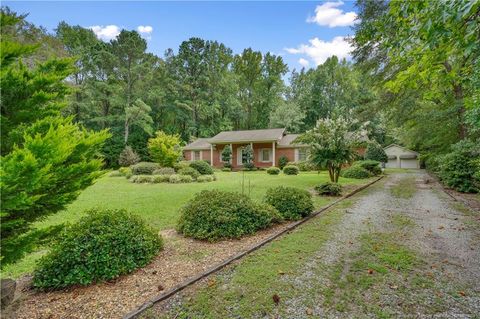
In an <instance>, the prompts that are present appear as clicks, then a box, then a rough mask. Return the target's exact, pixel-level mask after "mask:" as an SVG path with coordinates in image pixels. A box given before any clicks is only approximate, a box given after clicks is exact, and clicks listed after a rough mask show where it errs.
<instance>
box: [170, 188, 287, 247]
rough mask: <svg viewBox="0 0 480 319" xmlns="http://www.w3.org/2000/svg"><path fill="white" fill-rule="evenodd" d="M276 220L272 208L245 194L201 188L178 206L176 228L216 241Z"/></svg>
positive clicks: (260, 227) (258, 227) (276, 213)
mask: <svg viewBox="0 0 480 319" xmlns="http://www.w3.org/2000/svg"><path fill="white" fill-rule="evenodd" d="M279 220H280V216H279V215H278V212H277V211H276V210H275V209H274V208H273V207H271V206H267V205H260V204H255V203H254V202H253V201H252V200H251V199H250V198H248V197H247V196H245V195H242V194H239V193H234V192H225V191H220V190H209V191H207V190H204V191H201V192H200V193H198V194H196V195H195V197H194V198H193V199H192V200H190V201H189V202H188V203H187V204H186V205H185V206H184V207H183V208H182V209H181V211H180V219H179V222H178V225H177V230H178V231H179V232H180V233H182V234H184V235H185V236H188V237H193V238H196V239H203V240H209V241H216V240H219V239H224V238H239V237H241V236H244V235H247V234H252V233H254V232H255V231H257V230H259V229H263V228H267V227H269V226H270V225H272V224H273V223H275V222H277V221H279Z"/></svg>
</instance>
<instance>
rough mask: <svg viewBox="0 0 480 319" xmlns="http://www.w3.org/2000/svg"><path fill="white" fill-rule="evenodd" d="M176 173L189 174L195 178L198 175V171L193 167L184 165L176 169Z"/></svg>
mask: <svg viewBox="0 0 480 319" xmlns="http://www.w3.org/2000/svg"><path fill="white" fill-rule="evenodd" d="M177 174H178V175H189V176H191V177H192V178H193V179H197V177H198V176H200V173H199V172H198V171H197V170H196V169H194V168H193V167H186V168H182V169H180V170H178V172H177Z"/></svg>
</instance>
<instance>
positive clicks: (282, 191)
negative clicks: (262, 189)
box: [264, 186, 314, 220]
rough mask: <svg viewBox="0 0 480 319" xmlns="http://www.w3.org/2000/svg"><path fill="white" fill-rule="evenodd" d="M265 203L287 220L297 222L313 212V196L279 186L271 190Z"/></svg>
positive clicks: (299, 190) (266, 196) (293, 188)
mask: <svg viewBox="0 0 480 319" xmlns="http://www.w3.org/2000/svg"><path fill="white" fill-rule="evenodd" d="M264 201H265V202H266V203H267V204H270V205H272V206H273V207H275V208H276V209H277V210H278V212H279V213H280V215H281V216H282V217H283V218H284V219H286V220H297V219H301V218H303V217H305V216H308V215H310V213H311V212H312V211H313V209H314V206H313V201H312V195H311V194H310V193H309V192H308V191H306V190H303V189H300V188H295V187H286V186H278V187H274V188H269V189H268V190H267V193H266V194H265V198H264Z"/></svg>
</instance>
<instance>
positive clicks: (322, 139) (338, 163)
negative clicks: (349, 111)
mask: <svg viewBox="0 0 480 319" xmlns="http://www.w3.org/2000/svg"><path fill="white" fill-rule="evenodd" d="M355 124H356V123H354V122H353V121H351V120H349V119H347V118H345V117H343V116H338V117H335V118H325V119H320V120H318V121H317V124H316V125H315V127H314V128H313V129H312V130H310V131H307V132H306V133H305V134H303V135H301V136H299V137H298V138H297V140H296V142H301V143H305V144H308V145H309V148H310V155H309V157H308V161H310V162H311V163H312V164H314V165H318V166H320V167H326V168H327V169H328V174H329V175H330V181H331V182H334V183H337V182H338V177H339V176H340V171H341V170H342V166H343V165H344V164H347V163H349V162H351V161H352V160H353V159H354V158H355V155H356V145H358V142H359V141H360V140H361V139H362V137H363V136H366V132H365V130H363V128H360V129H357V130H351V128H352V127H353V126H354V125H355Z"/></svg>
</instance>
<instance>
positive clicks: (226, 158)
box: [221, 145, 232, 167]
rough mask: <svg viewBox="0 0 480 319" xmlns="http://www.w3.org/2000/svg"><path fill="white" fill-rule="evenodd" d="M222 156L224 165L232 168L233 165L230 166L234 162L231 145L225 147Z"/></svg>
mask: <svg viewBox="0 0 480 319" xmlns="http://www.w3.org/2000/svg"><path fill="white" fill-rule="evenodd" d="M221 154H222V162H223V165H224V166H225V167H231V166H232V164H230V162H231V161H232V148H231V147H230V145H225V146H224V147H223V150H222V153H221Z"/></svg>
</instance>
